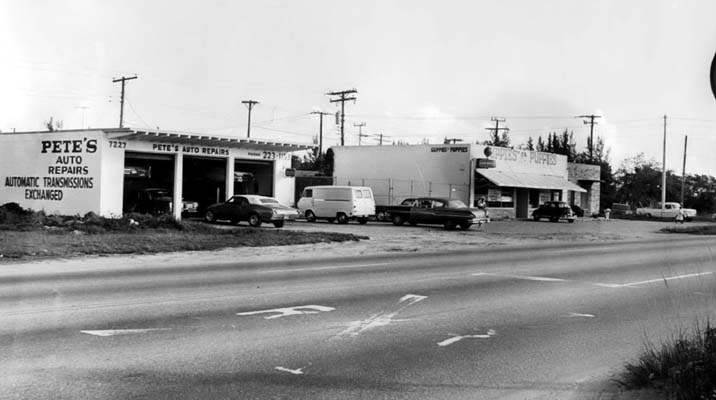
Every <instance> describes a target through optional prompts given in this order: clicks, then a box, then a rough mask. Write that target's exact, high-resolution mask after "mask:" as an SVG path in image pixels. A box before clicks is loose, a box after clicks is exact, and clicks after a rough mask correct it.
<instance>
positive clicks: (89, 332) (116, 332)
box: [80, 328, 171, 337]
mask: <svg viewBox="0 0 716 400" xmlns="http://www.w3.org/2000/svg"><path fill="white" fill-rule="evenodd" d="M169 330H171V328H150V329H105V330H86V331H80V332H82V333H85V334H87V335H93V336H102V337H109V336H119V335H136V334H140V333H149V332H157V331H169Z"/></svg>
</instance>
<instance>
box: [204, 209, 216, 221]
mask: <svg viewBox="0 0 716 400" xmlns="http://www.w3.org/2000/svg"><path fill="white" fill-rule="evenodd" d="M204 219H205V220H206V222H215V221H216V215H214V212H213V211H207V212H206V215H204Z"/></svg>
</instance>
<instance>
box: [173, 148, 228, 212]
mask: <svg viewBox="0 0 716 400" xmlns="http://www.w3.org/2000/svg"><path fill="white" fill-rule="evenodd" d="M182 185H183V190H182V194H183V197H184V200H191V201H195V202H198V203H199V208H198V211H199V214H202V215H203V213H204V211H205V210H206V208H207V207H208V206H210V205H212V204H215V203H220V202H223V201H224V200H226V198H227V196H226V160H225V159H219V158H202V157H189V156H185V157H184V178H183V181H182Z"/></svg>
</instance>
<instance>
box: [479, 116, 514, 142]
mask: <svg viewBox="0 0 716 400" xmlns="http://www.w3.org/2000/svg"><path fill="white" fill-rule="evenodd" d="M490 121H492V122H494V123H495V127H494V128H485V129H487V130H488V131H490V132H491V133H492V134H493V135H495V136H494V138H495V140H494V143H495V144H496V143H497V142H498V140H499V138H500V131H505V132H507V131H509V130H510V128H500V122H505V119H504V118H496V117H492V118H490Z"/></svg>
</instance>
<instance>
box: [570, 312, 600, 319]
mask: <svg viewBox="0 0 716 400" xmlns="http://www.w3.org/2000/svg"><path fill="white" fill-rule="evenodd" d="M569 317H570V318H576V317H583V318H594V314H582V313H576V312H571V313H569Z"/></svg>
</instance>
